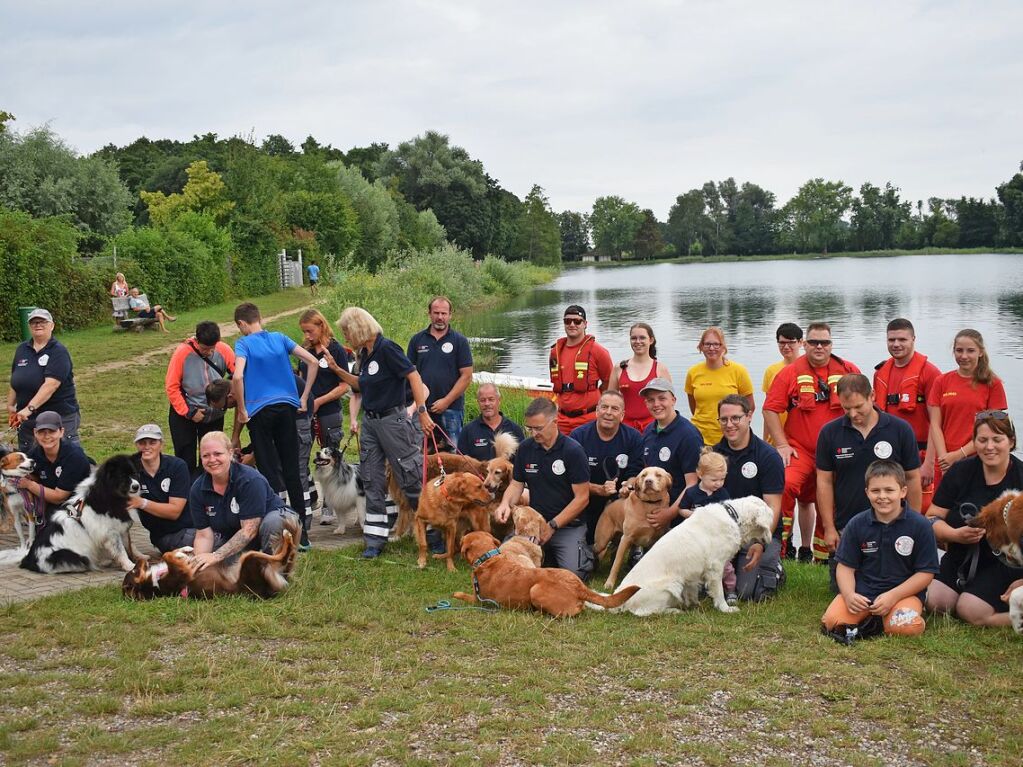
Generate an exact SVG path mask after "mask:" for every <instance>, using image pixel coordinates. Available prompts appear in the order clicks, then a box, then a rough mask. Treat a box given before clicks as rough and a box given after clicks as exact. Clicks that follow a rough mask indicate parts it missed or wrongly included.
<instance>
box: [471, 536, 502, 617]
mask: <svg viewBox="0 0 1023 767" xmlns="http://www.w3.org/2000/svg"><path fill="white" fill-rule="evenodd" d="M500 553H501V550H500V549H491V550H490V551H488V552H487V553H486V554H482V555H480V556H478V557H476V560H475V561H474V562H473V563H472V565H471V567H472V593H473V594H475V595H476V601H477V602H489V603H491V604H495V605H496V604H497V602H495V601H494V600H493V599H484V598H483V597H481V596H480V581H479V578H477V577H476V568H477V567H479V566H480V565H482V564H483V563H484V562H486V561H487V560H488V559H493V558H494V557H496V556H497V555H498V554H500Z"/></svg>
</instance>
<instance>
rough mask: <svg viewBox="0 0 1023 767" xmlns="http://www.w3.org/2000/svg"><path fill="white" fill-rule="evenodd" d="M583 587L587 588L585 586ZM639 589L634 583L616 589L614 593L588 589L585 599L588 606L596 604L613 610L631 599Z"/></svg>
mask: <svg viewBox="0 0 1023 767" xmlns="http://www.w3.org/2000/svg"><path fill="white" fill-rule="evenodd" d="M583 588H586V587H585V586H584V587H583ZM637 591H639V586H636V585H632V586H626V587H625V588H624V589H622V590H621V591H616V592H615V593H614V594H601V593H600V592H599V591H593V590H591V589H588V588H587V589H586V593H585V595H584V597H583V598H584V599H585V600H586V606H587V607H590V606H592V605H596V606H597V607H603V608H605V609H607V610H612V609H614V608H615V607H621V606H622V605H623V604H625V603H626V602H628V601H629V598H630V597H632V595H633V594H635V593H636V592H637Z"/></svg>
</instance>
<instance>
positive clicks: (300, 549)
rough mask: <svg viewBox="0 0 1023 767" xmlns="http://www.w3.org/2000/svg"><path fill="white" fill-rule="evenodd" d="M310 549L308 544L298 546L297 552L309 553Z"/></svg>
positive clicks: (310, 546)
mask: <svg viewBox="0 0 1023 767" xmlns="http://www.w3.org/2000/svg"><path fill="white" fill-rule="evenodd" d="M312 547H313V545H312V544H311V543H309V542H306V543H300V544H298V550H299V551H309V550H310V549H312Z"/></svg>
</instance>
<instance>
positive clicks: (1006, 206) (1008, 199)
mask: <svg viewBox="0 0 1023 767" xmlns="http://www.w3.org/2000/svg"><path fill="white" fill-rule="evenodd" d="M997 192H998V200H999V201H1000V202H1001V203H1002V207H1003V210H1004V213H1003V219H1002V241H1003V242H1004V243H1005V244H1006V245H1010V246H1019V245H1023V163H1020V172H1019V173H1017V174H1016V175H1014V176H1013V177H1012V178H1011V179H1010V180H1008V181H1006V182H1005V183H1004V184H1002V185H1001V186H999V187H998V189H997Z"/></svg>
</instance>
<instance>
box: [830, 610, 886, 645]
mask: <svg viewBox="0 0 1023 767" xmlns="http://www.w3.org/2000/svg"><path fill="white" fill-rule="evenodd" d="M821 633H822V634H824V636H828V637H831V638H832V639H834V640H835V641H836V642H838V643H839V644H844V645H846V646H848V645H851V644H852V643H853V642H855V641H856V640H857V639H873V638H874V637H879V636H881V635H882V634H884V618H882V617H881V616H880V615H870V616H868V617H866V618H864V619H863V620H862V621H860V622H859V623H857V624H854V625H850V624H848V623H839V624H838V625H837V626H835V627H834V628H833V629H831V630H830V631H829V630H828V629H827V628H826V627H825V626H824V625H823V624H821Z"/></svg>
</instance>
